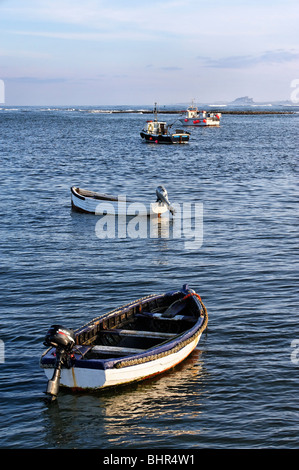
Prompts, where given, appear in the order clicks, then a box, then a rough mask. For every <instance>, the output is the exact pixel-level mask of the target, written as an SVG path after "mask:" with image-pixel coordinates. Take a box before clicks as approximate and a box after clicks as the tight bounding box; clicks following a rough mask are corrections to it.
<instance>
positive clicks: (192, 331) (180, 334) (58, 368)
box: [40, 285, 208, 401]
mask: <svg viewBox="0 0 299 470" xmlns="http://www.w3.org/2000/svg"><path fill="white" fill-rule="evenodd" d="M207 323H208V314H207V310H206V307H205V306H204V304H203V302H202V300H201V298H200V296H199V295H198V294H196V292H195V291H194V290H192V289H189V287H188V286H187V285H184V286H183V288H182V289H181V290H179V291H175V292H169V293H166V294H158V295H157V294H154V295H149V296H147V297H143V298H142V299H138V300H135V301H133V302H131V303H129V304H127V305H124V306H122V307H119V308H117V309H115V310H113V311H110V312H108V313H106V314H104V315H102V316H100V317H98V318H95V319H94V320H92V321H90V322H89V323H87V324H86V325H84V326H82V327H81V328H79V329H77V330H75V331H73V330H70V329H66V328H64V327H62V326H60V325H53V326H52V327H51V328H50V329H49V331H48V333H47V335H46V337H45V342H44V344H45V345H46V346H48V349H47V350H46V351H45V352H44V353H43V355H42V357H41V360H40V365H41V367H42V368H43V369H44V371H45V374H46V376H47V378H48V379H49V380H48V385H47V390H46V396H47V398H49V400H50V401H52V400H54V399H55V398H56V396H57V394H58V390H59V386H60V385H61V386H63V387H67V388H69V389H72V390H82V389H83V390H84V389H92V390H97V389H103V388H107V387H114V386H118V385H124V384H127V383H130V382H134V381H139V380H142V379H145V378H148V377H151V376H153V375H156V374H159V373H162V372H164V371H166V370H168V369H170V368H172V367H174V366H175V365H177V364H179V363H180V362H181V361H183V360H184V359H185V358H186V357H187V356H189V354H190V353H191V352H192V351H193V350H194V349H195V348H196V346H197V344H198V342H199V339H200V337H201V334H202V332H203V331H204V330H205V328H206V327H207Z"/></svg>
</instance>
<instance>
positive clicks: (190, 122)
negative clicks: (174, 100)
mask: <svg viewBox="0 0 299 470" xmlns="http://www.w3.org/2000/svg"><path fill="white" fill-rule="evenodd" d="M180 122H181V124H182V125H183V126H195V127H207V126H209V127H210V126H214V127H218V126H220V121H219V120H212V119H205V122H204V121H203V120H202V119H201V120H200V119H194V118H192V119H188V118H184V119H180Z"/></svg>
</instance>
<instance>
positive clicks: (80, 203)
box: [71, 185, 174, 217]
mask: <svg viewBox="0 0 299 470" xmlns="http://www.w3.org/2000/svg"><path fill="white" fill-rule="evenodd" d="M156 196H157V199H156V201H154V202H143V201H136V200H133V199H127V198H126V197H124V196H112V195H108V194H104V193H98V192H95V191H90V190H87V189H81V188H78V187H76V186H72V187H71V203H72V208H73V209H74V210H75V211H78V212H85V213H89V214H95V215H103V214H109V215H128V216H130V215H136V210H137V211H138V215H145V216H146V215H152V216H155V215H156V216H158V217H159V216H161V215H162V214H166V213H168V214H169V213H170V214H172V215H173V214H174V209H173V207H172V205H171V204H170V202H169V199H168V194H167V190H166V189H165V187H164V186H162V185H160V186H158V187H157V188H156Z"/></svg>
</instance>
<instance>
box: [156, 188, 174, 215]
mask: <svg viewBox="0 0 299 470" xmlns="http://www.w3.org/2000/svg"><path fill="white" fill-rule="evenodd" d="M156 194H157V202H162V203H163V204H166V206H167V207H168V210H169V212H171V214H172V215H173V214H174V208H173V207H172V206H171V204H170V202H169V199H168V194H167V191H166V188H165V187H164V186H158V187H157V188H156Z"/></svg>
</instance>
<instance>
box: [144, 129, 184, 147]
mask: <svg viewBox="0 0 299 470" xmlns="http://www.w3.org/2000/svg"><path fill="white" fill-rule="evenodd" d="M140 136H141V137H142V138H143V139H144V140H145V142H148V143H151V144H187V143H188V142H189V137H190V135H189V134H188V133H185V134H179V133H178V134H167V135H161V134H150V133H148V132H143V131H142V132H140Z"/></svg>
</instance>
